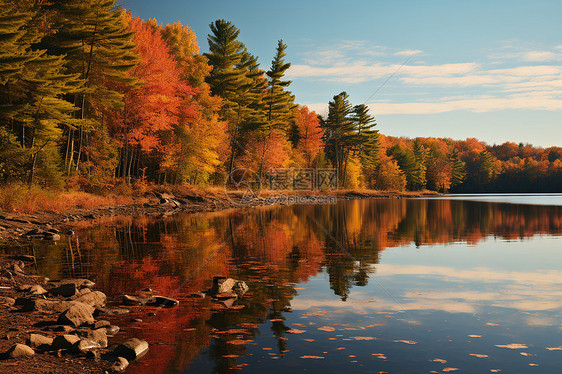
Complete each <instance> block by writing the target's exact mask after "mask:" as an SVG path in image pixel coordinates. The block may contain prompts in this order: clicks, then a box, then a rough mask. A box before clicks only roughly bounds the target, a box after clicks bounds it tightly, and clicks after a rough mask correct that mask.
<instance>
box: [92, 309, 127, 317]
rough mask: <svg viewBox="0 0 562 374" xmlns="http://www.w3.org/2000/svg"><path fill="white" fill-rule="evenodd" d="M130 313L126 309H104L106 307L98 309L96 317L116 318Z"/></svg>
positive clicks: (95, 313) (95, 312)
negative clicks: (115, 316)
mask: <svg viewBox="0 0 562 374" xmlns="http://www.w3.org/2000/svg"><path fill="white" fill-rule="evenodd" d="M127 313H129V309H125V308H104V307H96V310H95V311H94V316H96V317H97V316H100V315H105V316H114V315H122V314H127Z"/></svg>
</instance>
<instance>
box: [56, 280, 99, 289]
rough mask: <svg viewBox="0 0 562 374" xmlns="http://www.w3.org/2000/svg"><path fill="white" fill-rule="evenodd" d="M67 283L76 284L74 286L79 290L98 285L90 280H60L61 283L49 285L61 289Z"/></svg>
mask: <svg viewBox="0 0 562 374" xmlns="http://www.w3.org/2000/svg"><path fill="white" fill-rule="evenodd" d="M67 283H74V285H75V286H76V288H78V289H81V288H84V287H88V288H92V287H94V286H95V285H96V284H95V283H94V282H92V281H91V280H89V279H81V278H76V279H75V278H69V279H62V280H59V281H53V282H50V283H49V285H50V286H52V287H59V286H61V285H63V284H67Z"/></svg>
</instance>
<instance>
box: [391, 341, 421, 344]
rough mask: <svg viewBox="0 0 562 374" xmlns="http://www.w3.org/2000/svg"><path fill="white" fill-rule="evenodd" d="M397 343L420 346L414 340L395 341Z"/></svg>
mask: <svg viewBox="0 0 562 374" xmlns="http://www.w3.org/2000/svg"><path fill="white" fill-rule="evenodd" d="M394 342H395V343H406V344H418V342H415V341H413V340H395V341H394Z"/></svg>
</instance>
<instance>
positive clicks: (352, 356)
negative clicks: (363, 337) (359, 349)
mask: <svg viewBox="0 0 562 374" xmlns="http://www.w3.org/2000/svg"><path fill="white" fill-rule="evenodd" d="M347 357H351V358H354V357H357V356H354V355H349V356H347Z"/></svg>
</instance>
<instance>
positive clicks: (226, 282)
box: [210, 277, 236, 295]
mask: <svg viewBox="0 0 562 374" xmlns="http://www.w3.org/2000/svg"><path fill="white" fill-rule="evenodd" d="M235 284H236V281H235V280H234V279H232V278H226V277H214V278H213V287H212V288H211V292H210V294H211V295H216V294H219V293H225V292H231V291H232V288H233V287H234V285H235Z"/></svg>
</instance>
